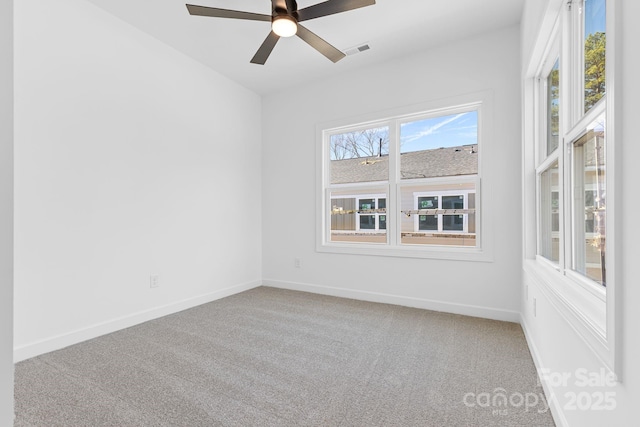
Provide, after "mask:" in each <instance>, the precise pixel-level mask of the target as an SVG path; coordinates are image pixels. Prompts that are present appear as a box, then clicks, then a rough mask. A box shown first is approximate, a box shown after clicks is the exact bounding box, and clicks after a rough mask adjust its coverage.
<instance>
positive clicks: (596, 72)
mask: <svg viewBox="0 0 640 427" xmlns="http://www.w3.org/2000/svg"><path fill="white" fill-rule="evenodd" d="M605 47H606V35H605V33H602V32H596V33H593V34H589V36H588V37H587V39H586V40H585V43H584V107H585V111H588V110H589V109H591V107H593V106H594V105H595V104H596V102H598V101H599V100H600V98H602V95H604V93H605V51H606V50H605Z"/></svg>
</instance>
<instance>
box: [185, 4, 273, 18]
mask: <svg viewBox="0 0 640 427" xmlns="http://www.w3.org/2000/svg"><path fill="white" fill-rule="evenodd" d="M187 9H188V10H189V13H190V14H191V15H197V16H211V17H214V18H235V19H249V20H251V21H267V22H271V15H263V14H260V13H251V12H242V11H239V10H228V9H218V8H216V7H206V6H195V5H192V4H188V5H187Z"/></svg>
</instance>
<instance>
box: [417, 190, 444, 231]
mask: <svg viewBox="0 0 640 427" xmlns="http://www.w3.org/2000/svg"><path fill="white" fill-rule="evenodd" d="M438 200H439V197H438V196H429V197H418V209H438V208H439V207H440V205H439V204H438ZM418 230H438V215H420V216H419V217H418Z"/></svg>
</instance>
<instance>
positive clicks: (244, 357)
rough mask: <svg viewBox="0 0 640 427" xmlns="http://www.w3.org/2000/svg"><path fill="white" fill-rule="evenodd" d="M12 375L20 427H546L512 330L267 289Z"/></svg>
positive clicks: (531, 370) (542, 404)
mask: <svg viewBox="0 0 640 427" xmlns="http://www.w3.org/2000/svg"><path fill="white" fill-rule="evenodd" d="M15 381H16V385H15V399H16V401H15V408H16V422H15V426H20V427H24V426H120V427H124V426H478V427H479V426H482V427H484V426H509V427H513V426H539V427H542V426H553V425H554V423H553V420H552V417H551V414H550V411H549V410H547V406H546V401H545V399H544V395H543V391H542V388H541V387H540V386H539V384H538V381H537V375H536V370H535V367H534V365H533V362H532V359H531V355H530V353H529V349H528V347H527V344H526V342H525V338H524V335H523V333H522V329H521V328H520V326H519V325H517V324H514V323H507V322H498V321H492V320H485V319H478V318H473V317H465V316H459V315H453V314H445V313H439V312H433V311H427V310H419V309H412V308H406V307H398V306H393V305H387V304H375V303H369V302H362V301H355V300H349V299H341V298H334V297H327V296H320V295H314V294H309V293H304V292H294V291H286V290H279V289H273V288H266V287H261V288H256V289H253V290H251V291H247V292H243V293H241V294H238V295H234V296H231V297H228V298H224V299H221V300H219V301H215V302H212V303H209V304H204V305H202V306H199V307H196V308H193V309H190V310H186V311H183V312H180V313H177V314H174V315H170V316H167V317H163V318H161V319H157V320H153V321H150V322H147V323H144V324H141V325H138V326H135V327H132V328H128V329H125V330H122V331H118V332H116V333H113V334H109V335H106V336H102V337H99V338H96V339H93V340H90V341H87V342H84V343H81V344H77V345H74V346H71V347H68V348H65V349H62V350H59V351H55V352H52V353H49V354H45V355H42V356H39V357H35V358H33V359H30V360H26V361H24V362H21V363H18V364H17V365H16V375H15ZM502 396H505V397H506V404H504V403H505V400H504V399H502ZM534 397H537V399H538V402H537V403H535V405H533V403H534V402H535V399H534ZM525 399H526V400H527V402H528V403H525Z"/></svg>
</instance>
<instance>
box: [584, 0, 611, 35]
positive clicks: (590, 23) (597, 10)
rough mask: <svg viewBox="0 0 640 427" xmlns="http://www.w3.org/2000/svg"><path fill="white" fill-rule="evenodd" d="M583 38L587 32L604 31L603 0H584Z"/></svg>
mask: <svg viewBox="0 0 640 427" xmlns="http://www.w3.org/2000/svg"><path fill="white" fill-rule="evenodd" d="M584 9H585V19H584V24H585V31H584V33H585V38H586V37H588V36H589V34H593V33H597V32H601V33H603V32H604V31H605V23H606V14H605V0H586V2H585V6H584Z"/></svg>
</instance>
